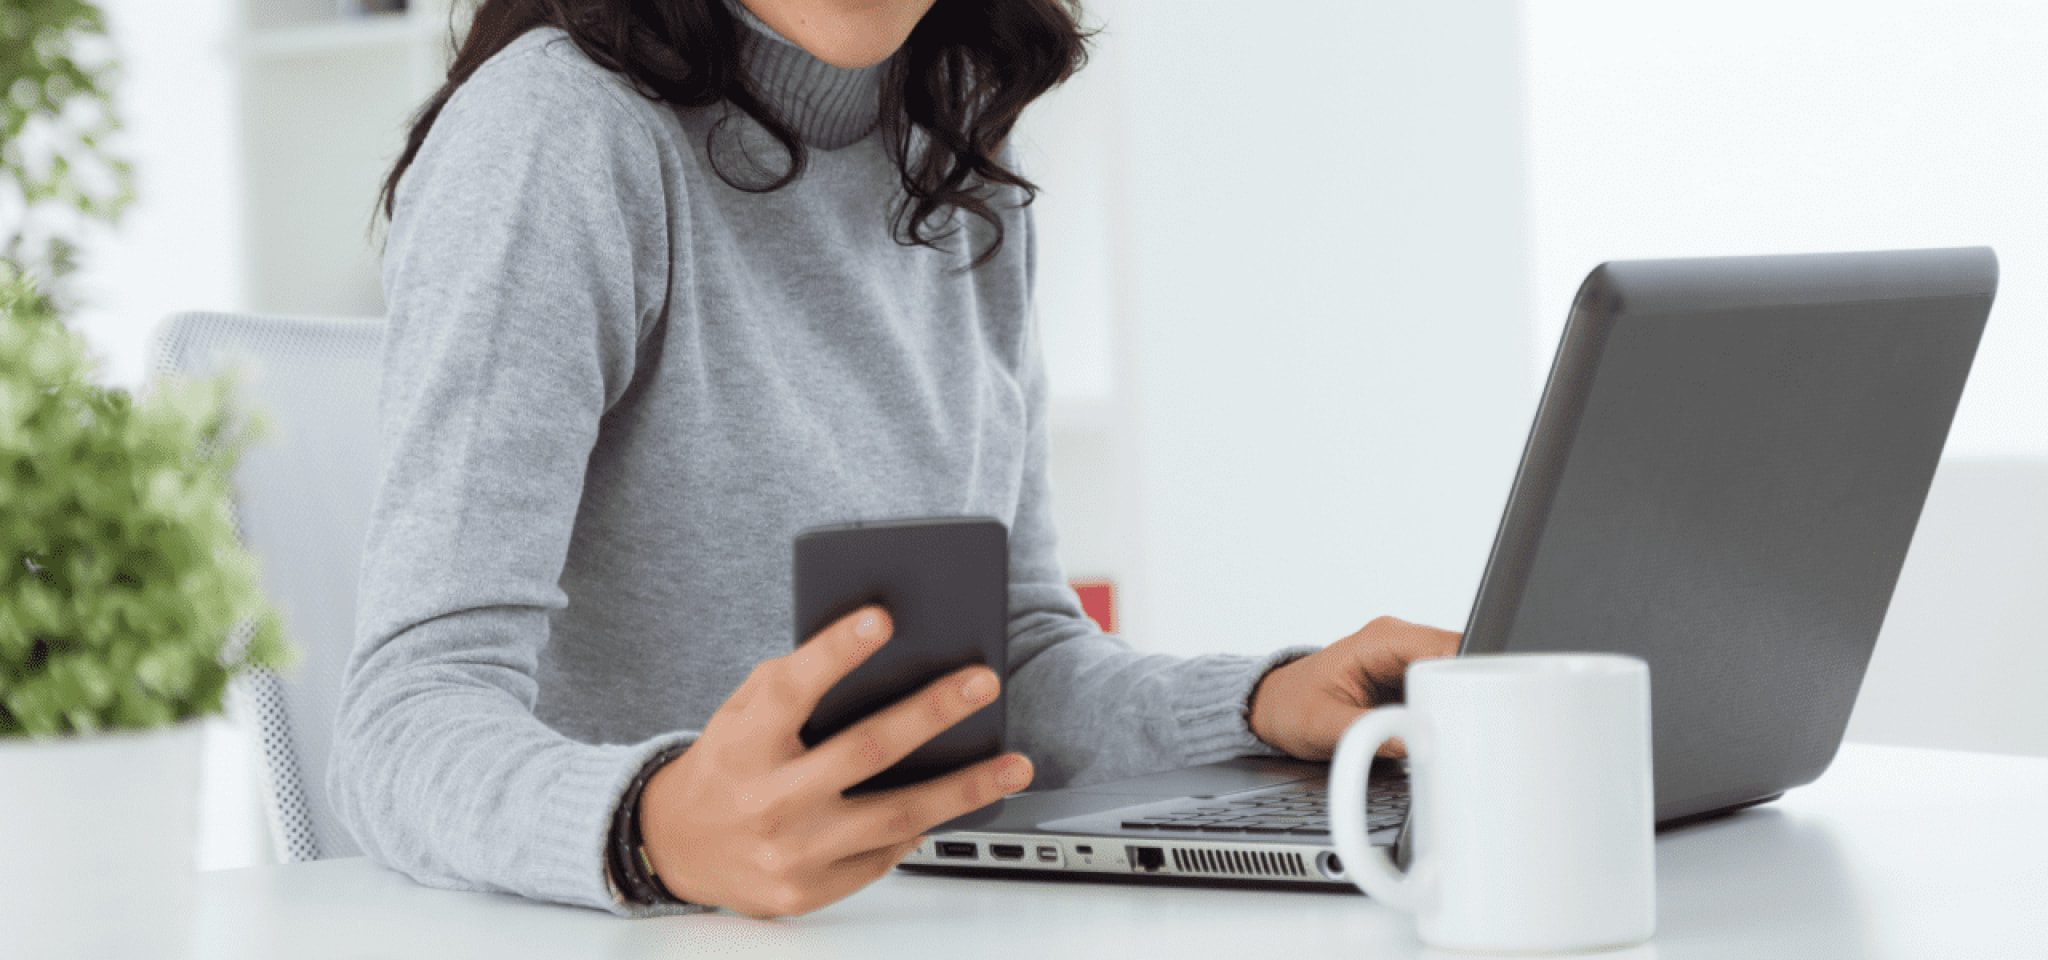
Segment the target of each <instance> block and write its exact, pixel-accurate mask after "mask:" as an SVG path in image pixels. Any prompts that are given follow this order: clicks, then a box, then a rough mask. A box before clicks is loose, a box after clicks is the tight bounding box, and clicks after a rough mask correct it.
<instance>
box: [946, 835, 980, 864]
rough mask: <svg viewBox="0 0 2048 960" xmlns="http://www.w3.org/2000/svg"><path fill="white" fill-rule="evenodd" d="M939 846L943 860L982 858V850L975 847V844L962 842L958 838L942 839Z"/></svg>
mask: <svg viewBox="0 0 2048 960" xmlns="http://www.w3.org/2000/svg"><path fill="white" fill-rule="evenodd" d="M937 846H938V851H939V859H941V860H979V859H981V853H980V851H978V850H976V849H974V844H971V843H961V842H959V841H957V840H941V841H939V842H938V844H937Z"/></svg>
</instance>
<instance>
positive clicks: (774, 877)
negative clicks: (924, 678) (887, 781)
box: [639, 606, 1032, 917]
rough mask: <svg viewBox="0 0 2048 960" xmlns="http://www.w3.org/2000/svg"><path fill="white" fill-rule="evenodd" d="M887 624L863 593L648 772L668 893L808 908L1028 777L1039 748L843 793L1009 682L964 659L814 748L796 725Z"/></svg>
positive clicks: (884, 636) (764, 668) (646, 807)
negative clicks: (1032, 753)
mask: <svg viewBox="0 0 2048 960" xmlns="http://www.w3.org/2000/svg"><path fill="white" fill-rule="evenodd" d="M890 631H891V625H890V622H889V616H888V614H887V613H885V612H883V610H882V609H881V608H880V607H874V606H869V607H862V608H860V609H859V610H855V611H854V612H852V613H850V614H848V615H846V616H845V617H842V618H840V619H839V620H838V621H837V622H835V623H833V624H832V625H831V626H829V627H826V628H825V629H823V630H821V631H819V632H818V633H817V635H816V636H813V637H812V638H811V639H810V640H809V641H808V642H806V643H804V644H803V645H802V646H800V647H798V648H797V649H796V650H795V651H794V652H792V653H790V654H788V655H786V656H781V657H776V658H775V659H773V660H767V661H764V662H763V663H762V664H761V665H760V666H758V667H755V668H754V672H753V673H752V674H751V675H749V676H748V677H747V679H746V682H744V683H742V684H740V687H739V689H738V690H735V691H733V694H732V696H731V697H729V698H727V699H726V701H725V703H724V704H723V705H721V706H720V707H719V708H718V712H716V713H714V714H712V715H711V719H710V721H709V722H707V723H706V724H705V725H704V732H703V733H702V735H700V736H699V737H698V738H697V741H696V742H695V743H694V744H691V746H690V748H689V749H687V750H685V751H683V753H682V754H681V755H679V756H677V757H676V758H675V759H674V760H671V761H669V762H668V763H667V764H666V765H664V766H663V767H662V768H661V769H660V770H658V771H655V774H654V776H653V777H651V778H649V780H648V781H647V787H646V789H645V790H644V791H642V793H641V795H640V811H639V816H640V824H641V839H642V843H643V844H644V845H645V847H646V849H647V858H648V860H649V861H651V862H652V864H653V867H654V872H655V874H656V875H657V876H659V877H660V878H661V882H662V885H663V886H666V887H667V888H668V890H669V892H670V893H673V894H675V895H676V896H678V897H681V898H682V899H684V900H687V901H689V902H691V903H696V904H703V905H706V906H717V907H725V908H727V909H729V910H735V911H738V912H740V913H744V914H747V915H749V916H756V917H772V916H789V915H793V914H799V913H808V912H809V911H812V910H816V909H818V908H819V907H822V906H825V905H826V904H829V903H832V902H833V901H836V900H838V899H840V898H842V897H845V896H847V895H848V894H851V893H853V892H854V891H855V890H858V889H860V888H861V887H864V886H867V885H868V884H869V883H870V882H872V881H874V880H875V879H876V878H878V877H880V876H881V875H882V874H884V873H886V872H888V870H889V868H890V867H892V866H895V865H896V863H897V861H899V860H902V859H903V857H904V856H905V855H907V854H909V853H910V851H911V850H913V849H915V848H916V846H917V844H918V841H919V840H920V839H922V835H923V834H924V832H925V831H927V830H929V829H931V828H932V827H934V826H937V825H939V824H941V823H944V822H946V821H947V820H951V819H953V818H954V817H957V816H960V815H962V814H965V813H968V812H971V811H973V810H977V809H979V808H981V807H983V806H986V805H988V804H990V803H992V802H994V801H996V800H998V799H1001V798H1002V797H1004V796H1005V795H1008V794H1011V793H1015V792H1017V791H1019V790H1022V789H1024V787H1025V786H1026V785H1028V784H1029V783H1030V782H1031V775H1032V769H1031V761H1030V760H1028V759H1026V758H1025V756H1024V755H1023V754H1020V753H1010V754H1004V755H1002V756H999V757H993V758H991V759H988V760H984V761H982V762H980V763H976V764H973V765H971V766H968V767H965V768H963V769H960V770H957V771H954V772H952V773H949V774H946V775H945V776H942V777H938V778H935V779H933V780H928V781H926V782H924V783H919V784H914V785H911V786H907V787H899V788H897V789H894V790H888V791H882V792H876V793H868V794H862V795H859V796H854V797H847V796H845V795H844V791H845V790H846V788H848V787H851V786H853V785H854V784H857V783H860V782H861V781H863V780H866V779H867V778H869V777H871V776H874V775H875V774H877V773H880V772H882V771H883V770H885V769H888V768H889V767H890V766H892V765H894V764H895V763H896V761H898V760H901V759H903V758H904V757H905V756H907V755H909V753H910V752H911V751H912V750H915V749H917V748H918V747H919V746H920V745H922V744H923V743H924V742H925V741H927V740H930V739H931V738H932V737H934V736H937V735H938V733H939V732H940V731H942V730H945V729H946V728H948V727H951V726H952V725H953V724H955V723H958V722H960V721H961V720H963V719H965V718H966V717H967V716H968V715H969V714H971V713H973V712H975V711H976V710H979V709H981V708H982V707H985V706H987V705H988V704H990V703H992V702H994V700H995V698H996V691H997V689H998V688H999V686H1000V681H999V680H998V679H997V677H996V674H995V671H993V670H990V669H989V668H987V667H984V666H973V667H967V668H965V669H962V670H959V671H956V672H954V673H952V674H950V675H948V676H946V677H943V678H941V679H939V680H937V681H934V682H933V683H932V684H931V685H929V686H927V687H925V688H924V689H923V690H921V691H919V692H918V693H917V694H916V695H915V696H912V697H908V698H905V699H904V700H902V701H899V702H898V703H895V704H893V705H891V706H889V707H888V708H886V709H883V710H881V711H878V712H876V713H875V714H874V715H873V716H870V717H867V718H865V719H863V720H861V721H860V722H859V723H856V724H854V725H852V726H850V727H847V728H846V729H845V730H842V731H840V732H839V733H838V734H837V735H835V736H833V737H832V738H831V739H829V740H826V741H825V742H823V743H820V744H818V745H817V746H816V747H813V748H810V749H805V747H804V745H803V741H802V740H801V739H800V738H799V737H798V734H797V732H798V730H799V729H801V728H802V726H803V724H804V722H805V721H806V720H807V719H809V718H810V715H811V711H812V710H813V709H815V708H816V707H817V705H818V700H819V698H821V697H823V696H824V695H825V691H827V690H829V689H831V687H832V685H833V684H834V683H836V682H838V680H839V678H841V677H843V676H845V675H846V674H847V673H848V672H850V671H852V670H853V668H854V667H856V666H859V665H860V663H861V662H862V661H864V660H866V659H867V658H868V657H869V656H870V655H872V654H873V653H874V652H875V651H876V650H879V649H881V646H882V644H884V643H887V642H888V640H889V636H890Z"/></svg>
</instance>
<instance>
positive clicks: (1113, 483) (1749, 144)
mask: <svg viewBox="0 0 2048 960" xmlns="http://www.w3.org/2000/svg"><path fill="white" fill-rule="evenodd" d="M941 2H950V0H941ZM447 4H448V0H412V2H411V5H410V7H409V8H404V9H398V10H395V11H387V12H378V13H369V12H363V11H362V10H360V9H358V8H359V7H360V6H361V4H359V3H354V2H353V0H181V2H179V3H166V2H164V0H105V6H106V8H107V12H108V15H109V18H110V20H111V25H112V32H113V35H114V38H115V41H116V44H117V47H118V52H119V54H120V55H121V56H122V58H123V61H124V63H125V73H124V79H123V82H122V84H121V87H120V91H119V94H120V109H121V110H122V112H123V114H124V116H125V118H126V125H127V131H126V134H125V144H126V150H127V153H128V155H129V156H130V157H132V159H133V160H134V162H135V165H136V170H137V177H138V180H137V194H138V199H137V202H136V204H135V206H134V207H133V209H132V210H131V211H130V215H129V216H128V217H127V218H126V220H125V221H124V222H123V223H122V224H121V225H120V226H119V227H118V228H116V229H114V230H113V231H111V232H108V233H106V234H104V235H103V236H99V237H98V238H96V239H95V240H94V241H93V242H92V243H91V244H89V245H88V248H87V249H86V250H85V252H84V256H83V260H84V263H85V265H86V269H85V270H84V272H83V273H82V274H81V276H80V278H79V290H80V295H81V297H82V299H83V301H84V307H83V309H82V310H81V311H79V312H78V313H77V314H76V315H75V318H74V319H75V323H76V325H77V326H78V327H79V328H80V329H82V330H83V331H84V332H85V333H86V334H87V336H88V337H89V338H90V339H91V340H92V342H93V343H94V345H95V347H96V348H97V349H98V350H99V351H100V352H101V353H102V354H103V356H104V357H105V358H106V371H107V374H108V377H109V378H110V379H113V380H115V381H118V382H122V383H127V384H135V383H139V382H140V381H141V379H142V378H143V377H144V376H145V374H146V372H147V367H148V363H149V355H148V343H149V341H148V338H149V335H150V333H151V331H152V330H153V329H154V328H155V326H156V324H157V323H158V322H159V321H160V320H161V319H162V318H163V317H164V316H165V315H167V314H169V313H172V312H174V311H178V310H192V309H223V310H249V311H267V312H283V313H291V314H315V315H343V316H375V315H377V314H378V313H379V312H380V311H381V296H380V292H379V289H378V282H377V266H376V264H377V237H376V235H375V233H374V232H373V231H372V222H373V221H372V205H373V197H374V194H375V192H376V188H377V183H378V180H379V178H380V177H381V175H382V173H383V171H384V170H385V169H386V167H387V165H388V163H389V160H390V158H391V157H392V156H393V154H394V152H395V151H396V149H397V148H398V145H399V142H400V131H401V127H402V124H403V122H404V121H405V119H406V118H407V116H408V115H409V114H410V113H411V111H412V110H413V109H414V108H415V107H416V106H417V105H418V103H419V101H420V100H421V99H422V98H423V97H424V95H425V94H426V92H427V91H428V90H430V89H431V88H432V87H433V86H435V85H436V83H437V81H438V79H439V77H440V72H441V69H442V66H443V64H444V63H445V58H446V55H447V44H448V32H449V29H450V22H451V20H450V10H449V7H448V5H447ZM378 6H381V7H386V8H390V7H394V6H402V5H400V4H397V3H393V2H385V3H380V4H378ZM1087 8H1088V18H1089V19H1090V20H1091V21H1093V22H1094V23H1095V24H1096V25H1098V26H1100V27H1101V29H1102V32H1101V35H1100V36H1099V37H1098V39H1097V40H1096V43H1095V58H1094V62H1093V63H1092V65H1091V66H1090V67H1088V69H1087V70H1085V71H1084V72H1083V73H1082V74H1081V75H1080V76H1079V77H1078V78H1077V79H1075V80H1074V81H1073V82H1072V83H1070V84H1069V85H1068V86H1067V87H1066V88H1064V89H1062V90H1060V91H1057V92H1056V93H1055V94H1054V95H1052V96H1051V97H1049V98H1048V99H1047V100H1045V101H1044V102H1042V103H1041V104H1040V105H1038V106H1036V107H1034V108H1033V110H1032V112H1031V113H1030V114H1029V115H1028V117H1027V119H1026V122H1025V124H1024V128H1023V129H1022V130H1021V131H1020V133H1019V137H1020V139H1021V140H1022V143H1023V148H1024V153H1023V156H1024V157H1025V159H1026V162H1027V172H1028V173H1030V174H1031V175H1032V176H1034V177H1035V178H1036V179H1037V180H1038V181H1039V183H1040V184H1041V185H1042V186H1043V187H1044V188H1045V192H1044V194H1043V196H1042V198H1041V200H1040V208H1039V224H1040V233H1041V241H1040V242H1041V267H1040V280H1041V284H1042V286H1041V290H1040V295H1039V306H1038V313H1039V320H1040V322H1041V323H1042V324H1043V327H1044V329H1045V332H1046V337H1047V341H1048V350H1049V356H1048V360H1049V363H1050V366H1051V371H1052V379H1053V383H1054V394H1055V395H1054V399H1053V424H1054V438H1055V454H1054V464H1055V467H1054V469H1055V477H1054V479H1055V491H1056V498H1057V508H1058V511H1059V514H1060V520H1061V529H1062V534H1063V537H1064V542H1063V551H1064V554H1065V558H1066V561H1067V564H1068V570H1069V572H1070V573H1071V574H1072V575H1074V576H1076V577H1089V578H1102V579H1106V580H1109V581H1111V582H1112V583H1114V585H1115V604H1116V609H1115V615H1116V620H1117V628H1118V629H1119V631H1120V632H1122V633H1124V634H1125V635H1126V636H1127V637H1128V638H1129V639H1130V641H1131V642H1132V643H1134V644H1136V645H1137V646H1138V647H1140V648H1143V649H1147V650H1156V651H1169V652H1188V653H1193V652H1201V651H1211V650H1232V651H1242V652H1255V651H1264V650H1267V649H1270V648H1272V647H1275V646H1279V645H1282V644H1290V643H1303V642H1325V641H1329V640H1332V639H1335V638H1337V637H1339V636H1342V635H1343V634H1346V633H1348V632H1350V631H1352V630H1354V629H1356V628H1357V627H1358V626H1360V625H1361V624H1363V623H1364V622H1365V621H1366V620H1368V619H1370V618H1371V617H1373V616H1375V615H1378V614H1382V613H1391V614H1395V615H1398V616H1402V617H1405V618H1408V619H1413V620H1421V621H1427V622H1432V623H1436V624H1439V625H1443V626H1446V627H1451V628H1458V627H1461V626H1462V625H1463V622H1464V618H1465V615H1466V612H1467V607H1468V605H1469V603H1470V600H1471V597H1472V593H1473V589H1474V587H1475V586H1476V584H1477V580H1478V577H1479V573H1480V568H1481V565H1482V564H1483V562H1484V560H1485V558H1486V553H1487V549H1488V547H1489V546H1490V544H1491V539H1492V535H1493V530H1494V525H1495V522H1496V521H1497V519H1498V518H1499V513H1500V509H1501V507H1502V504H1503V501H1504V498H1505V496H1506V492H1507V488H1508V484H1509V482H1510V480H1511V479H1512V471H1513V468H1514V465H1515V463H1516V460H1517V457H1518V455H1519V453H1520V448H1521V443H1522V441H1523V439H1524V437H1525V435H1526V432H1527V429H1528V423H1529V418H1530V415H1531V414H1532V412H1533V410H1534V405H1535V401H1536V398H1537V393H1538V391H1539V389H1540V387H1541V384H1542V378H1543V376H1544V374H1545V372H1546V370H1547V365H1548V363H1549V359H1550V356H1551V352H1552V349H1553V347H1554V344H1555V338H1556V336H1557V333H1558V332H1559V330H1560V329H1561V327H1562V325H1563V322H1564V319H1565V315H1566V310H1567V307H1568V305H1569V302H1570V299H1571V296H1572V293H1573V292H1574V290H1575V288H1576V285H1577V283H1578V282H1579V280H1580V279H1581V278H1582V277H1583V276H1584V275H1585V273H1586V271H1587V270H1589V269H1590V268H1592V267H1593V266H1594V265H1595V264H1597V263H1599V262H1601V261H1603V260H1608V259H1623V258H1639V257H1661V256H1691V255H1713V254H1752V253H1784V252H1799V251H1817V250H1843V249H1860V248H1884V247H1909V246H1941V245H1960V244H1990V245H1993V246H1995V247H1996V248H1997V249H1998V251H1999V254H2000V256H2001V258H2002V261H2003V264H2004V275H2003V283H2002V289H2001V293H2000V298H1999V303H1998V306H1997V308H1996V309H1995V311H1994V312H1993V315H1992V321H1991V326H1990V330H1989V332H1988V334H1987V335H1986V338H1985V340H1984V343H1983V347H1982V352H1981V353H1980V355H1979V359H1978V363H1977V367H1976V371H1975V374H1974V375H1973V378H1972V381H1971V384H1970V387H1969V390H1968V392H1967V394H1966V395H1965V397H1964V401H1963V405H1962V409H1961V412H1960V413H1959V415H1958V419H1957V421H1956V425H1955V429H1954V433H1953V435H1952V436H1951V438H1950V442H1949V446H1948V458H1947V461H1946V462H1945V464H1944V466H1943V468H1942V470H1941V472H1940V475H1939V477H1938V478H1937V480H1936V483H1935V488H1934V493H1933V495H1932V498H1931V500H1930V502H1929V504H1928V506H1927V508H1926V511H1925V514H1924V516H1923V520H1922V525H1921V528H1920V532H1919V535H1918V537H1917V539H1916V541H1915V543H1914V546H1913V550H1912V553H1911V555H1910V557H1909V559H1908V561H1907V566H1906V571H1905V573H1904V575H1903V577H1902V579H1901V582H1900V585H1899V590H1898V594H1897V598H1896V600H1895V603H1894V606H1893V611H1892V615H1891V617H1890V618H1889V620H1888V622H1887V624H1886V627H1885V633H1884V636H1883V637H1882V639H1881V641H1880V643H1879V646H1878V652H1877V655H1876V659H1875V661H1874V662H1873V664H1872V666H1871V669H1870V672H1869V674H1868V677H1867V679H1866V683H1865V690H1864V695H1863V698H1862V700H1861V701H1860V703H1859V707H1858V711H1857V714H1856V716H1855V718H1854V719H1853V720H1852V722H1851V728H1850V735H1851V737H1852V738H1857V739H1864V740H1874V741H1880V742H1888V743H1903V744H1924V745H1940V746H1951V747H1958V748H1963V749H1975V750H1991V751H2004V752H2027V753H2040V754H2048V707H2044V706H2043V703H2042V699H2041V698H2040V696H2039V689H2040V686H2041V683H2042V681H2043V680H2044V679H2048V644H2043V642H2042V640H2043V636H2042V634H2043V629H2042V627H2041V624H2042V622H2043V614H2048V600H2044V595H2048V591H2044V590H2043V589H2042V587H2043V586H2044V585H2048V376H2044V375H2043V371H2044V370H2048V324H2044V323H2043V322H2042V314H2043V311H2044V309H2048V176H2044V175H2043V171H2048V5H2042V4H2039V3H2035V2H2024V0H1974V2H1972V3H1968V4H1955V3H1947V2H1938V0H1864V2H1858V3H1853V4H1852V3H1845V2H1831V0H1770V2H1763V0H1727V2H1722V3H1716V4H1711V5H1708V4H1662V3H1641V2H1627V0H1544V2H1542V3H1535V2H1524V3H1515V2H1509V0H1466V2H1460V3H1429V2H1422V0H1369V2H1360V0H1280V2H1275V3H1267V4H1259V5H1246V4H1244V3H1241V2H1238V3H1225V2H1221V0H1091V2H1089V3H1088V5H1087ZM458 20H459V18H458ZM355 560H356V558H355V557H336V558H335V563H336V564H337V570H338V571H346V572H347V573H348V574H349V575H352V571H353V565H354V563H355ZM285 615H286V617H287V622H288V623H289V618H290V615H291V611H290V610H289V609H286V610H285ZM209 738H210V745H209V754H208V767H207V776H206V790H207V799H206V808H205V809H206V814H205V823H204V826H203V830H202V834H203V836H202V840H203V850H202V858H201V862H202V865H203V866H207V867H225V866H239V865H244V864H248V863H254V862H260V861H264V860H268V859H270V858H271V857H272V856H273V846H272V842H271V839H270V837H269V834H268V828H267V827H266V826H265V824H264V820H263V815H262V812H261V807H260V804H259V802H258V800H257V791H256V786H255V784H256V769H255V768H256V761H255V758H254V754H253V751H252V750H251V749H250V747H249V743H248V735H247V734H246V732H244V731H243V730H241V729H240V728H238V727H237V726H235V725H234V724H233V723H230V722H227V721H214V728H213V729H212V730H211V731H210V732H209Z"/></svg>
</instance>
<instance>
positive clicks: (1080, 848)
mask: <svg viewBox="0 0 2048 960" xmlns="http://www.w3.org/2000/svg"><path fill="white" fill-rule="evenodd" d="M1074 852H1075V853H1078V854H1080V855H1082V856H1084V857H1092V856H1094V855H1095V848H1094V847H1091V846H1089V845H1088V844H1085V843H1077V844H1074Z"/></svg>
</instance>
